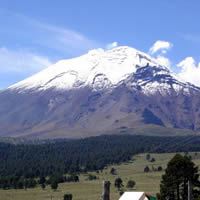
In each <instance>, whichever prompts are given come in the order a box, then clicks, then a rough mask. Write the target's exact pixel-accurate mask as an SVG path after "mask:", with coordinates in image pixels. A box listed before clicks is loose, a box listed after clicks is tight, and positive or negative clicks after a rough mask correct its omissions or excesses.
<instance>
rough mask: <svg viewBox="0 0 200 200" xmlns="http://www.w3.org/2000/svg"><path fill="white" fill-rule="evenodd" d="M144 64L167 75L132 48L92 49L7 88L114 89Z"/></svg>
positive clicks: (145, 55)
mask: <svg viewBox="0 0 200 200" xmlns="http://www.w3.org/2000/svg"><path fill="white" fill-rule="evenodd" d="M147 64H148V65H150V66H156V67H160V68H162V69H163V70H165V71H167V72H168V70H167V68H166V67H164V66H159V64H158V63H156V61H155V60H154V59H153V58H151V57H150V56H148V55H147V54H145V53H142V52H140V51H138V50H136V49H134V48H130V47H126V46H123V47H117V48H114V49H111V50H107V51H104V50H103V49H96V50H91V51H89V52H88V53H87V54H86V55H83V56H80V57H78V58H73V59H69V60H61V61H59V62H57V63H56V64H54V65H52V66H50V67H48V68H47V69H45V70H43V71H41V72H40V73H38V74H36V75H34V76H32V77H30V78H28V79H26V80H24V81H21V82H19V83H17V84H15V85H13V86H11V87H10V89H22V88H23V89H38V90H46V89H50V88H54V89H67V90H69V89H74V88H77V87H78V88H80V87H85V86H90V87H94V88H104V87H107V88H108V87H111V86H116V85H117V84H118V83H119V82H120V81H122V80H124V79H126V77H127V76H129V75H130V74H132V73H135V72H136V70H137V69H138V68H139V67H144V66H146V65H147ZM101 84H102V85H101Z"/></svg>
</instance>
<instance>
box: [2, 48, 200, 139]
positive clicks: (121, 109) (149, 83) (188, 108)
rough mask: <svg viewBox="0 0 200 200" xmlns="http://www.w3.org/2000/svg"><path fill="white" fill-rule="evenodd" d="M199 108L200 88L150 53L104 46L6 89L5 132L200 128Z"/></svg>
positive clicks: (93, 132)
mask: <svg viewBox="0 0 200 200" xmlns="http://www.w3.org/2000/svg"><path fill="white" fill-rule="evenodd" d="M199 107H200V88H199V87H196V86H194V85H192V84H190V83H187V82H182V81H180V80H179V79H178V78H177V77H176V76H175V75H174V74H173V73H172V72H171V71H170V70H169V69H168V68H167V67H165V66H162V65H160V64H159V63H157V62H156V60H155V59H153V58H151V57H150V56H149V55H147V54H145V53H142V52H140V51H138V50H136V49H133V48H130V47H127V46H123V47H117V48H114V49H111V50H107V51H104V50H102V49H98V50H93V51H90V52H89V53H88V54H85V55H83V56H80V57H78V58H73V59H69V60H62V61H59V62H58V63H56V64H54V65H52V66H50V67H48V68H47V69H45V70H43V71H42V72H39V73H37V74H36V75H33V76H32V77H30V78H28V79H25V80H23V81H21V82H19V83H17V84H14V85H12V86H10V87H9V88H8V89H7V90H4V91H3V92H0V114H1V116H0V128H1V130H5V132H4V133H0V135H9V136H16V135H17V136H19V135H23V136H24V135H31V136H42V135H47V137H48V135H49V137H55V136H56V137H57V136H58V137H59V135H60V136H64V137H69V138H77V137H89V136H91V135H92V136H95V135H99V134H100V133H106V132H120V131H118V130H120V128H122V129H123V127H125V128H124V129H127V130H132V129H134V128H136V127H141V128H142V127H143V126H145V124H154V125H160V126H163V127H168V128H179V129H191V130H195V131H199V129H200V109H199ZM121 131H122V132H123V130H121ZM51 134H52V135H53V136H51Z"/></svg>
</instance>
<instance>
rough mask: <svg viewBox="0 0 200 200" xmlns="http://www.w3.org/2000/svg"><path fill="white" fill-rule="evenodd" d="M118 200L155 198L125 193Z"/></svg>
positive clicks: (154, 199) (140, 193) (150, 199)
mask: <svg viewBox="0 0 200 200" xmlns="http://www.w3.org/2000/svg"><path fill="white" fill-rule="evenodd" d="M119 200H156V198H155V197H152V196H150V195H147V194H145V193H144V192H125V193H124V194H123V195H122V196H121V197H120V199H119Z"/></svg>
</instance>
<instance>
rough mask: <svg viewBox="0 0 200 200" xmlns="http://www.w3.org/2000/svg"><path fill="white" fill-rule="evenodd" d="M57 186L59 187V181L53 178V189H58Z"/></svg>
mask: <svg viewBox="0 0 200 200" xmlns="http://www.w3.org/2000/svg"><path fill="white" fill-rule="evenodd" d="M57 188H58V182H57V181H56V180H53V181H52V182H51V189H52V190H57Z"/></svg>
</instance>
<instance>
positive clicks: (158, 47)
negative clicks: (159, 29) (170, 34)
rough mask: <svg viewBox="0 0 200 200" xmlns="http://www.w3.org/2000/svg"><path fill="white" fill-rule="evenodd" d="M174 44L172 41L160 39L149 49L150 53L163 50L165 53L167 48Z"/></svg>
mask: <svg viewBox="0 0 200 200" xmlns="http://www.w3.org/2000/svg"><path fill="white" fill-rule="evenodd" d="M172 46H173V44H172V43H170V42H167V41H162V40H158V41H156V42H155V43H154V44H153V46H152V47H151V48H150V49H149V53H150V54H151V55H153V54H155V53H157V52H161V53H162V54H165V53H167V50H169V49H171V48H172Z"/></svg>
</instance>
